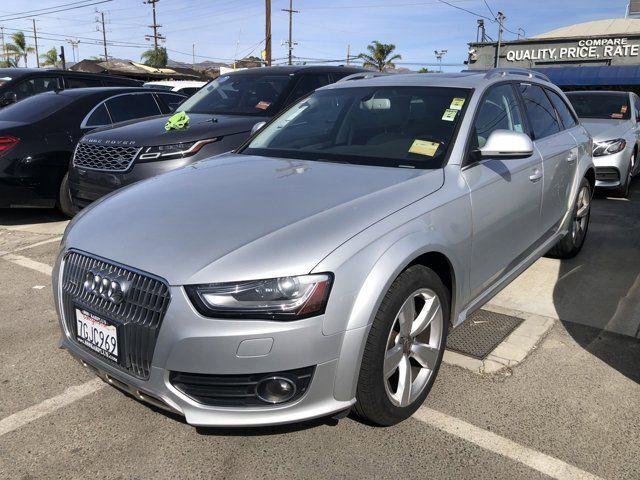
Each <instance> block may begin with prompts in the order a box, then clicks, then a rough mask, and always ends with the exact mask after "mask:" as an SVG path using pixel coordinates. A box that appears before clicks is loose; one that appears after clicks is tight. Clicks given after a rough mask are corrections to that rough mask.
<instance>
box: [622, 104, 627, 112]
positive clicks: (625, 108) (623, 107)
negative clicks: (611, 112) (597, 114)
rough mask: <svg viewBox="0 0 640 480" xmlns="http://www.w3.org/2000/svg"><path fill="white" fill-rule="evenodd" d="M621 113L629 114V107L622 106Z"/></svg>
mask: <svg viewBox="0 0 640 480" xmlns="http://www.w3.org/2000/svg"><path fill="white" fill-rule="evenodd" d="M620 113H627V106H626V105H622V106H621V107H620Z"/></svg>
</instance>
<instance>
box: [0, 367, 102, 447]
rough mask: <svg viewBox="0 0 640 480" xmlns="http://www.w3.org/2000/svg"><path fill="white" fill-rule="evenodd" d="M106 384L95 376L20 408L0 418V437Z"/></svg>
mask: <svg viewBox="0 0 640 480" xmlns="http://www.w3.org/2000/svg"><path fill="white" fill-rule="evenodd" d="M105 385H106V384H105V383H104V382H103V381H102V380H100V379H99V378H95V379H93V380H91V381H89V382H87V383H83V384H82V385H75V386H73V387H69V388H67V389H66V390H65V391H64V392H62V393H61V394H60V395H57V396H55V397H53V398H50V399H48V400H45V401H44V402H41V403H39V404H37V405H33V406H32V407H29V408H26V409H24V410H21V411H19V412H17V413H14V414H13V415H9V416H8V417H6V418H3V419H2V420H0V437H1V436H3V435H6V434H7V433H9V432H13V431H14V430H17V429H18V428H20V427H23V426H24V425H26V424H28V423H31V422H33V421H34V420H38V419H39V418H41V417H44V416H45V415H49V414H50V413H53V412H55V411H56V410H59V409H61V408H63V407H66V406H67V405H70V404H72V403H73V402H76V401H78V400H81V399H82V398H84V397H86V396H87V395H91V394H92V393H94V392H97V391H98V390H100V389H101V388H102V387H104V386H105Z"/></svg>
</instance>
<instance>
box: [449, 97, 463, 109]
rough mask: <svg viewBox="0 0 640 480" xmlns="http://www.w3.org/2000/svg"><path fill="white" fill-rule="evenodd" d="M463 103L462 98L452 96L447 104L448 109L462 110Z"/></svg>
mask: <svg viewBox="0 0 640 480" xmlns="http://www.w3.org/2000/svg"><path fill="white" fill-rule="evenodd" d="M463 105H464V98H454V99H453V100H451V105H449V109H451V110H462V106H463Z"/></svg>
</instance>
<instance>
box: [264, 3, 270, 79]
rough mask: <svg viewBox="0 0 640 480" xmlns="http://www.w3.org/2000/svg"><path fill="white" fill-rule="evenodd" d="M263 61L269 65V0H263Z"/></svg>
mask: <svg viewBox="0 0 640 480" xmlns="http://www.w3.org/2000/svg"><path fill="white" fill-rule="evenodd" d="M264 61H265V63H266V64H267V67H270V66H271V0H264Z"/></svg>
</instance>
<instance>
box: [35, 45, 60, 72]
mask: <svg viewBox="0 0 640 480" xmlns="http://www.w3.org/2000/svg"><path fill="white" fill-rule="evenodd" d="M40 60H41V61H42V66H43V67H48V66H49V65H51V66H54V67H57V66H58V64H59V61H58V51H57V50H56V47H53V48H51V49H50V50H48V51H47V52H46V53H43V54H42V55H40Z"/></svg>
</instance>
